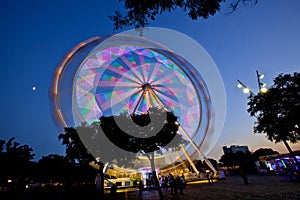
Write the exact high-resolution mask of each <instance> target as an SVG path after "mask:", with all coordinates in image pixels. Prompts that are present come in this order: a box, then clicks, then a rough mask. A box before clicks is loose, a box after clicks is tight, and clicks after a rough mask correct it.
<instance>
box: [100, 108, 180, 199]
mask: <svg viewBox="0 0 300 200" xmlns="http://www.w3.org/2000/svg"><path fill="white" fill-rule="evenodd" d="M100 121H101V127H102V129H103V131H104V134H105V135H106V136H107V137H108V138H109V140H110V141H111V142H112V143H114V144H115V145H117V146H118V147H120V148H122V149H124V150H126V151H129V152H133V153H137V154H142V155H144V156H146V157H147V158H148V159H149V161H150V164H151V168H152V175H153V177H154V181H155V183H156V187H157V190H158V193H159V196H160V199H163V198H164V196H163V193H162V191H161V188H160V185H159V183H158V180H157V176H156V171H155V163H154V158H155V153H160V152H161V150H162V149H169V150H175V149H176V148H179V145H180V144H184V140H183V139H182V137H181V135H179V134H177V131H178V123H177V117H176V116H175V115H174V114H173V113H172V112H166V111H165V110H163V109H156V108H151V109H149V111H148V112H147V113H146V114H141V115H132V116H131V117H130V118H128V117H126V116H125V115H120V116H114V117H112V116H111V117H101V118H100ZM131 121H133V122H134V123H132V122H131ZM116 122H119V125H120V124H123V125H125V131H124V130H122V128H121V127H120V126H119V125H118V124H117V123H116ZM138 135H140V136H144V137H138ZM145 136H147V137H145ZM148 136H149V137H148Z"/></svg>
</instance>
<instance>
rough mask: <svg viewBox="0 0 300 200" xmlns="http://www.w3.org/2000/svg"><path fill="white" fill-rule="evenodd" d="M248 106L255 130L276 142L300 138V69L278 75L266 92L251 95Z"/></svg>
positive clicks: (296, 140)
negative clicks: (254, 120) (292, 72)
mask: <svg viewBox="0 0 300 200" xmlns="http://www.w3.org/2000/svg"><path fill="white" fill-rule="evenodd" d="M248 106H249V108H248V112H249V114H250V115H251V116H253V117H255V118H256V122H255V126H254V132H255V133H264V134H266V135H267V138H268V139H269V140H270V141H275V143H278V142H284V141H290V142H291V143H296V142H298V141H299V140H300V73H297V72H295V73H294V74H292V75H291V74H285V75H283V74H280V75H278V76H277V77H276V78H275V79H274V84H273V85H272V86H271V87H270V88H269V89H268V91H267V92H266V93H258V94H257V95H251V96H250V97H249V102H248Z"/></svg>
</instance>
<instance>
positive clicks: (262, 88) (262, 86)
mask: <svg viewBox="0 0 300 200" xmlns="http://www.w3.org/2000/svg"><path fill="white" fill-rule="evenodd" d="M264 77H265V76H264V75H263V74H259V73H258V70H256V78H257V84H258V89H259V93H265V92H267V91H268V89H267V88H266V84H265V83H262V82H261V80H262V79H263V78H264ZM237 81H238V84H237V87H238V88H241V89H243V92H244V93H245V94H248V93H250V96H252V95H254V93H253V92H252V91H251V90H250V88H249V87H247V86H246V85H245V84H244V83H242V82H241V81H240V80H239V79H237Z"/></svg>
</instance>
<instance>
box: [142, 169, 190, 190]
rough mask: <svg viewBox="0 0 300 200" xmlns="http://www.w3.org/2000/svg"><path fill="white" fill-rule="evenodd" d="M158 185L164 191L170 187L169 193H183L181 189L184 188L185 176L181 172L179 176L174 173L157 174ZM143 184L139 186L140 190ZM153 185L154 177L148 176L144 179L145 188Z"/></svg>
mask: <svg viewBox="0 0 300 200" xmlns="http://www.w3.org/2000/svg"><path fill="white" fill-rule="evenodd" d="M158 178H159V185H160V187H161V188H162V189H163V190H164V191H168V190H169V189H170V192H171V194H178V193H179V194H183V189H184V188H185V177H184V175H183V174H182V175H181V176H179V175H176V176H173V175H172V174H171V173H170V174H168V175H167V176H164V175H162V176H159V177H158ZM143 187H144V185H143V186H140V190H142V188H143ZM151 187H155V182H154V178H153V177H152V176H149V178H147V179H146V188H151Z"/></svg>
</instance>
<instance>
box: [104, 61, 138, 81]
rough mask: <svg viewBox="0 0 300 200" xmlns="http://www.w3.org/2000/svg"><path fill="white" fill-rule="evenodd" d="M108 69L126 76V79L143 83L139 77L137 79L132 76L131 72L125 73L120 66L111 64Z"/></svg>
mask: <svg viewBox="0 0 300 200" xmlns="http://www.w3.org/2000/svg"><path fill="white" fill-rule="evenodd" d="M107 69H108V70H110V71H112V72H115V73H117V74H118V75H120V76H122V77H125V78H126V79H128V80H130V81H133V82H134V83H137V84H141V83H140V82H139V80H138V79H135V78H134V77H132V76H131V75H130V74H128V73H125V72H124V71H122V70H120V69H118V68H116V67H114V66H111V65H109V66H108V67H107Z"/></svg>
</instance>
